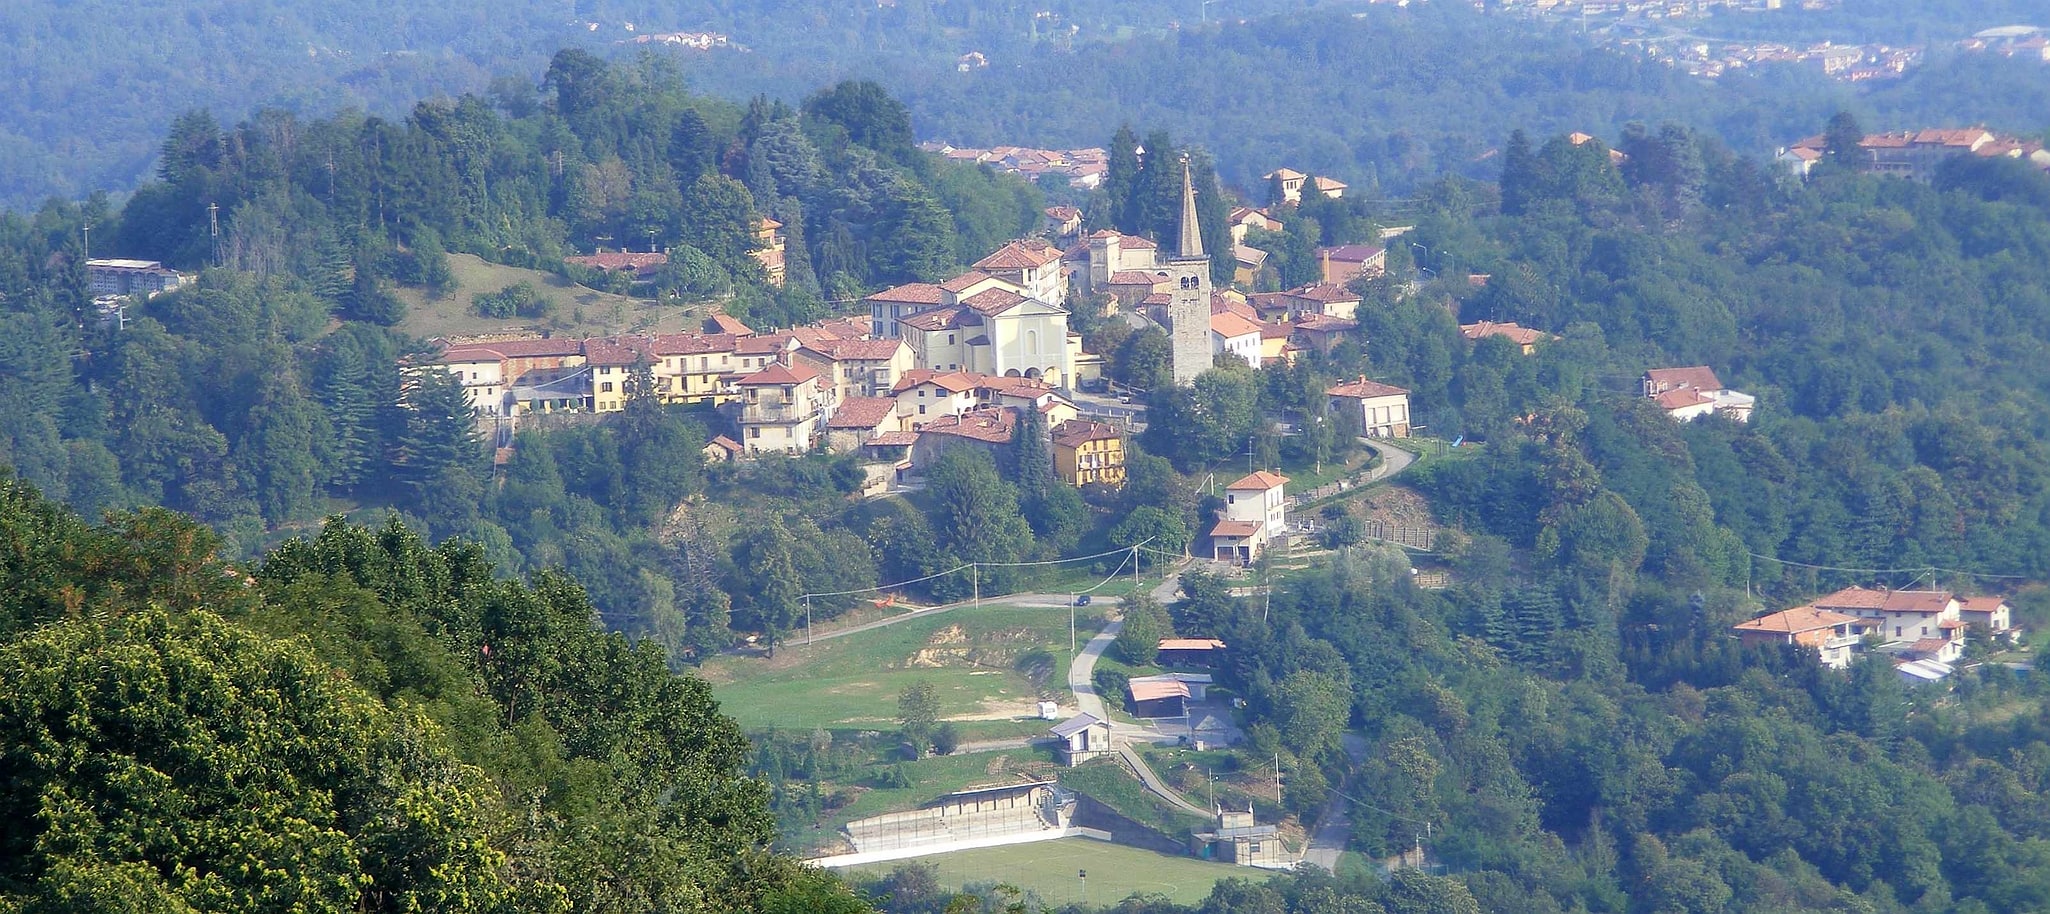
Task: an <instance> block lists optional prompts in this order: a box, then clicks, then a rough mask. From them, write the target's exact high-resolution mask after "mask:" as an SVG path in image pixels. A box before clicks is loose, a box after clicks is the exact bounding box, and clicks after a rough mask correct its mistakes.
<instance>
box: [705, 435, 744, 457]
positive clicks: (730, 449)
mask: <svg viewBox="0 0 2050 914" xmlns="http://www.w3.org/2000/svg"><path fill="white" fill-rule="evenodd" d="M705 443H706V444H714V445H718V446H719V448H720V449H721V450H723V451H725V452H726V453H728V454H738V453H740V452H741V451H742V450H744V449H743V448H742V447H741V446H740V442H738V441H735V440H733V439H731V438H728V437H726V436H725V435H714V436H713V437H712V440H711V441H708V442H705Z"/></svg>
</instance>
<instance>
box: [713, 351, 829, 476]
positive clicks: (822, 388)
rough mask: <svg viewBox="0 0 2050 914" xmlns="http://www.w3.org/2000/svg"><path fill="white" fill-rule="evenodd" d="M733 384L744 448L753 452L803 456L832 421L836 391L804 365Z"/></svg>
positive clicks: (775, 368) (774, 369)
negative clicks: (738, 396)
mask: <svg viewBox="0 0 2050 914" xmlns="http://www.w3.org/2000/svg"><path fill="white" fill-rule="evenodd" d="M734 386H735V387H737V388H739V390H740V402H739V403H738V404H737V406H738V416H737V421H738V422H739V424H740V432H741V439H740V440H741V446H742V447H744V448H746V449H747V452H748V453H749V454H765V453H779V452H780V453H790V454H802V453H805V452H806V451H809V450H811V449H812V444H813V443H814V442H815V441H816V440H817V439H818V437H819V435H820V434H821V433H823V432H824V431H825V427H826V420H827V419H829V418H831V417H832V411H833V388H831V387H829V386H827V385H826V384H825V383H824V379H822V378H820V377H819V374H818V372H816V371H813V370H811V369H809V368H806V367H804V366H802V365H799V366H796V367H792V366H789V365H783V364H772V365H770V366H769V367H767V368H764V369H762V370H760V371H757V372H755V373H753V374H751V375H748V376H747V377H744V378H741V379H740V380H739V381H736V382H734Z"/></svg>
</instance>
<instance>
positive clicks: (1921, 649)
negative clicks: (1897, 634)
mask: <svg viewBox="0 0 2050 914" xmlns="http://www.w3.org/2000/svg"><path fill="white" fill-rule="evenodd" d="M1948 644H1950V641H1949V640H1948V639H1945V638H1923V639H1921V640H1920V641H1917V642H1915V643H1913V644H1910V645H1908V650H1911V651H1914V652H1915V653H1917V654H1940V653H1942V652H1943V648H1944V647H1945V646H1946V645H1948Z"/></svg>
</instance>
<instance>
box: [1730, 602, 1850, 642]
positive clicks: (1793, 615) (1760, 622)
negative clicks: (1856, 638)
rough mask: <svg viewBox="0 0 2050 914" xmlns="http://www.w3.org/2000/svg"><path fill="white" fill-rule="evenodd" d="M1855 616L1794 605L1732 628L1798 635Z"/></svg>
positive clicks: (1840, 622) (1841, 623) (1833, 625)
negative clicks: (1791, 607)
mask: <svg viewBox="0 0 2050 914" xmlns="http://www.w3.org/2000/svg"><path fill="white" fill-rule="evenodd" d="M1857 621H1858V619H1857V617H1855V616H1846V615H1844V614H1843V613H1836V612H1830V611H1829V610H1826V609H1817V608H1815V607H1813V606H1796V607H1794V608H1793V609H1785V610H1781V611H1779V612H1776V613H1770V614H1767V615H1763V616H1759V617H1758V618H1756V619H1752V620H1751V621H1749V622H1739V623H1737V624H1736V625H1734V626H1731V627H1732V628H1735V629H1737V630H1738V631H1744V632H1770V633H1772V634H1776V635H1798V634H1800V633H1802V632H1812V631H1816V630H1818V629H1825V628H1835V627H1837V626H1839V625H1844V624H1847V623H1852V622H1857Z"/></svg>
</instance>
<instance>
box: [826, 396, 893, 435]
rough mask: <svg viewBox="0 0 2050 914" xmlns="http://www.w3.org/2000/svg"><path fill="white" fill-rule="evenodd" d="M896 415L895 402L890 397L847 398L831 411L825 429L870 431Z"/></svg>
mask: <svg viewBox="0 0 2050 914" xmlns="http://www.w3.org/2000/svg"><path fill="white" fill-rule="evenodd" d="M896 415H897V401H896V399H894V398H892V397H848V398H847V399H845V400H842V401H840V405H839V406H838V407H836V408H835V409H834V410H833V418H831V419H828V420H826V427H827V428H869V429H872V428H875V427H876V426H878V425H881V424H883V422H884V421H886V420H888V419H891V418H894V417H895V416H896Z"/></svg>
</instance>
